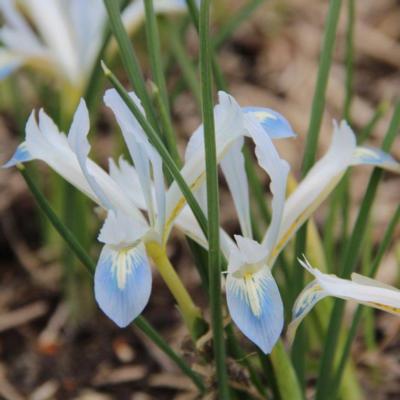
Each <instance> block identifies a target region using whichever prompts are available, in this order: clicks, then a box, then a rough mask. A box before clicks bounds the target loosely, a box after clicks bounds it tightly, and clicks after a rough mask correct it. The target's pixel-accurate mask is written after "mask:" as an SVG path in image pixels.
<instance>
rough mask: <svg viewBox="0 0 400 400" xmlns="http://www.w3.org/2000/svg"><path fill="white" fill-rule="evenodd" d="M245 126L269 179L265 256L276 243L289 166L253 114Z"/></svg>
mask: <svg viewBox="0 0 400 400" xmlns="http://www.w3.org/2000/svg"><path fill="white" fill-rule="evenodd" d="M246 127H247V129H248V134H249V136H250V137H251V138H252V139H253V141H254V143H255V146H256V147H255V153H256V157H257V161H258V164H259V165H260V166H261V168H263V169H264V171H265V172H266V173H267V174H268V175H269V177H270V179H271V183H270V189H271V193H272V196H273V197H272V219H271V224H270V226H269V227H268V230H267V233H266V234H265V236H264V238H263V242H262V244H263V246H264V249H265V256H267V255H268V254H269V253H270V252H271V250H272V248H273V246H274V245H275V243H276V240H277V237H278V233H279V229H280V226H281V222H282V218H283V210H284V205H285V197H286V182H287V177H288V174H289V170H290V167H289V164H288V163H287V162H286V161H285V160H283V159H282V158H280V156H279V154H278V152H277V150H276V148H275V146H274V144H273V143H272V140H271V139H270V137H269V136H268V135H265V134H264V132H263V130H262V128H261V125H260V123H259V122H258V121H257V120H256V119H255V118H254V117H253V116H251V115H247V116H246Z"/></svg>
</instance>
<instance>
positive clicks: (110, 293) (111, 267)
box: [94, 243, 152, 328]
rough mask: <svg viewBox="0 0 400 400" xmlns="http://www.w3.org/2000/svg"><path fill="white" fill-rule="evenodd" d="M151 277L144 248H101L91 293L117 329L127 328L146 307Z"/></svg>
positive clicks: (142, 246)
mask: <svg viewBox="0 0 400 400" xmlns="http://www.w3.org/2000/svg"><path fill="white" fill-rule="evenodd" d="M151 283H152V275H151V269H150V265H149V261H148V259H147V255H146V251H145V248H144V245H143V244H142V243H141V244H139V245H137V246H135V247H128V248H122V249H118V250H115V249H114V248H113V247H111V246H108V245H106V246H104V247H103V250H102V252H101V254H100V259H99V262H98V264H97V267H96V272H95V277H94V291H95V297H96V301H97V303H98V305H99V307H100V308H101V309H102V311H103V312H104V313H105V314H106V315H107V316H108V317H109V318H110V319H111V320H113V321H114V322H115V323H116V324H117V325H118V326H119V327H121V328H123V327H125V326H127V325H129V324H130V323H131V322H132V321H133V320H134V319H135V318H137V317H138V316H139V315H140V314H141V312H142V311H143V309H144V308H145V307H146V305H147V303H148V301H149V297H150V293H151Z"/></svg>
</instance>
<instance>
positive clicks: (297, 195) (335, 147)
mask: <svg viewBox="0 0 400 400" xmlns="http://www.w3.org/2000/svg"><path fill="white" fill-rule="evenodd" d="M355 148H356V139H355V135H354V133H353V131H352V130H351V129H350V127H349V126H348V125H347V123H346V122H345V121H342V123H341V124H340V127H338V126H337V125H336V124H335V126H334V133H333V138H332V143H331V146H330V148H329V150H328V152H327V153H326V154H325V156H324V157H322V158H321V159H320V160H319V161H318V162H317V163H316V164H315V165H314V167H313V168H312V169H311V170H310V172H309V173H308V174H307V176H306V177H305V178H304V179H303V181H301V182H300V184H299V186H298V187H297V188H296V190H295V191H294V192H293V193H292V194H291V195H290V196H289V198H288V199H287V201H286V204H285V208H284V212H283V219H282V225H281V228H280V231H279V236H278V242H277V245H276V246H275V248H274V250H273V252H272V254H271V256H270V258H269V265H273V262H274V261H275V259H276V257H277V256H278V254H279V253H280V251H281V250H282V248H283V247H284V246H285V244H286V243H287V242H288V240H289V239H290V238H291V237H292V236H293V235H294V233H296V231H297V230H298V229H299V227H300V226H301V225H302V224H303V223H304V222H305V221H306V220H307V219H308V218H309V217H310V215H311V214H312V213H313V212H314V210H315V209H316V208H317V207H318V206H319V205H320V204H321V203H322V202H323V201H324V200H325V199H326V197H327V196H328V195H329V193H330V192H331V191H332V190H333V189H334V187H335V186H336V184H337V183H338V182H339V180H340V178H341V177H342V176H343V174H344V172H345V171H346V169H347V167H348V166H349V165H350V163H351V161H352V157H353V153H354V150H355Z"/></svg>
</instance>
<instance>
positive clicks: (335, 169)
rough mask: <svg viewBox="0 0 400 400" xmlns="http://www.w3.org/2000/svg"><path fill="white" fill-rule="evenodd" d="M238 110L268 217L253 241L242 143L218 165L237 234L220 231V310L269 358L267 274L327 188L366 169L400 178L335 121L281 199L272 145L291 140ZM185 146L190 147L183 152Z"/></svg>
mask: <svg viewBox="0 0 400 400" xmlns="http://www.w3.org/2000/svg"><path fill="white" fill-rule="evenodd" d="M238 110H239V111H238V114H240V116H239V115H238V116H236V118H238V120H241V121H242V122H241V123H242V124H243V127H244V130H243V135H244V136H247V137H249V138H250V139H252V140H253V142H254V144H255V154H256V158H257V161H258V163H259V165H260V166H261V168H262V169H263V170H264V171H265V172H266V173H267V174H268V175H269V177H270V180H271V183H270V190H271V193H272V219H271V223H270V226H269V228H268V230H267V232H266V233H265V235H264V237H263V240H262V241H261V243H258V242H257V241H255V240H254V239H253V236H252V229H251V222H250V208H249V193H248V182H247V177H246V173H245V168H244V157H243V154H242V152H241V149H242V146H243V137H241V138H239V139H237V140H235V142H234V144H233V145H232V146H231V148H230V150H229V151H228V152H227V153H226V155H225V157H224V158H223V159H222V160H221V167H222V170H223V172H224V174H225V178H226V181H227V184H228V187H229V189H230V191H231V194H232V197H233V201H234V205H235V207H236V210H237V214H238V219H239V223H240V228H241V232H242V235H235V237H234V240H232V239H231V238H230V237H229V236H228V235H227V234H226V233H225V232H224V231H221V242H222V244H221V246H222V250H223V252H224V255H225V257H226V258H227V260H228V271H227V277H226V296H227V304H228V309H229V313H230V315H231V317H232V319H233V321H234V322H235V323H236V325H237V326H238V328H239V329H240V330H241V331H242V332H243V333H244V335H245V336H247V337H248V338H249V339H250V340H251V341H253V342H254V343H255V344H256V345H257V346H258V347H259V348H260V349H261V350H262V351H263V352H264V353H269V352H270V351H271V350H272V347H273V346H274V344H275V343H276V341H277V340H278V338H279V336H280V334H281V331H282V327H283V323H284V321H283V305H282V300H281V297H280V294H279V290H278V287H277V284H276V282H275V280H274V278H273V276H272V273H271V269H272V267H273V266H274V263H275V260H276V258H277V256H278V255H279V253H280V252H281V250H282V249H283V247H284V246H285V244H286V243H287V242H288V241H289V240H290V238H291V237H293V235H294V234H295V233H296V231H297V230H298V229H299V228H300V226H301V225H302V224H303V223H304V222H305V221H306V220H307V219H308V218H309V217H310V215H311V214H312V213H313V212H314V210H315V209H316V208H317V207H318V206H319V205H320V204H321V203H322V201H323V200H324V199H325V198H326V197H327V196H328V195H329V193H330V192H331V191H332V190H333V189H334V187H335V185H336V184H337V183H338V182H339V180H340V178H341V177H342V176H343V174H344V173H345V171H346V170H347V168H348V167H349V166H351V165H357V164H370V165H375V166H380V167H382V168H385V169H387V170H390V171H393V172H397V173H399V172H400V165H399V163H397V162H396V161H395V160H394V159H393V158H392V157H391V156H390V155H388V154H386V153H384V152H383V151H381V150H379V149H374V148H367V147H357V146H356V139H355V135H354V133H353V132H352V130H351V129H350V127H349V126H348V124H347V123H346V122H345V121H343V122H342V123H341V124H340V126H339V125H337V124H336V123H334V132H333V138H332V143H331V145H330V148H329V149H328V152H327V153H326V154H325V156H324V157H322V158H321V159H320V160H319V161H318V162H317V163H316V164H315V165H314V167H313V168H312V169H311V170H310V171H309V173H308V174H307V176H306V177H305V178H304V180H303V181H302V182H301V183H300V184H299V185H298V187H297V188H296V190H295V191H294V192H293V193H292V194H291V195H290V196H289V197H288V198H287V199H286V184H287V178H288V173H289V165H288V163H287V162H286V161H285V160H283V159H282V158H281V157H280V156H279V154H278V152H277V151H276V149H275V147H274V145H273V143H272V140H271V139H279V138H284V137H291V136H294V133H293V131H292V129H291V127H290V124H289V123H288V121H287V120H286V119H285V118H284V117H283V116H281V115H280V114H278V113H276V112H275V111H272V110H268V109H260V108H256V107H254V108H253V107H250V108H247V107H245V108H243V109H242V110H240V109H239V108H238ZM191 141H193V142H199V141H200V138H196V136H193V137H192V139H191ZM192 146H193V144H191V143H189V146H188V150H189V151H190V149H191V147H192ZM189 158H190V152H189V155H187V159H189ZM199 234H200V233H199Z"/></svg>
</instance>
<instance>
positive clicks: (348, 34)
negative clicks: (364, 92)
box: [343, 0, 355, 123]
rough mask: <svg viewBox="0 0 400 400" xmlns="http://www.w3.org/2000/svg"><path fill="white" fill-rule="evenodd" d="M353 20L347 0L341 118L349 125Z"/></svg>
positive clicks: (351, 94)
mask: <svg viewBox="0 0 400 400" xmlns="http://www.w3.org/2000/svg"><path fill="white" fill-rule="evenodd" d="M354 20H355V2H354V0H347V29H346V56H345V57H346V84H345V92H346V94H345V100H344V108H343V117H344V119H345V120H347V122H349V123H351V115H350V107H351V101H352V99H353V60H354Z"/></svg>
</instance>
